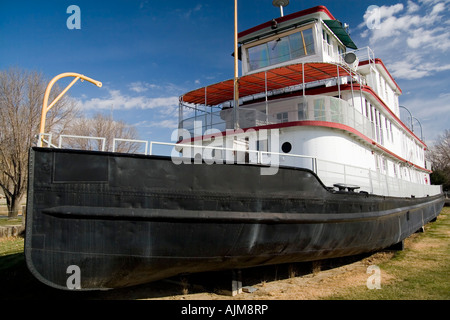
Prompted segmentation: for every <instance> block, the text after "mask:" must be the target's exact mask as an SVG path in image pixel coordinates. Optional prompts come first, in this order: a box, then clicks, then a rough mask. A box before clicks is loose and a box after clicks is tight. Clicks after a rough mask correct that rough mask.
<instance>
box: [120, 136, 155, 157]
mask: <svg viewBox="0 0 450 320" xmlns="http://www.w3.org/2000/svg"><path fill="white" fill-rule="evenodd" d="M116 142H130V143H133V144H134V143H142V144H144V146H145V147H144V155H146V154H147V150H148V141H147V140H134V139H122V138H114V139H113V143H112V152H116Z"/></svg>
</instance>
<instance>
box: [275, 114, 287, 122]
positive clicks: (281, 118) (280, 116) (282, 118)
mask: <svg viewBox="0 0 450 320" xmlns="http://www.w3.org/2000/svg"><path fill="white" fill-rule="evenodd" d="M277 120H278V123H283V122H288V113H287V112H280V113H277Z"/></svg>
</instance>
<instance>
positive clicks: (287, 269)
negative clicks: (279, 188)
mask: <svg viewBox="0 0 450 320" xmlns="http://www.w3.org/2000/svg"><path fill="white" fill-rule="evenodd" d="M440 218H444V217H440ZM438 219H439V218H438ZM444 231H445V234H443V235H442V236H443V237H444V238H447V236H448V237H450V230H444ZM419 235H420V234H413V235H411V236H410V237H409V238H407V239H406V240H405V248H407V249H413V250H410V251H417V255H418V256H419V257H418V258H420V256H422V255H423V253H424V252H426V251H427V250H428V249H430V248H431V247H430V246H440V245H441V244H440V240H439V239H432V240H429V241H424V239H422V241H416V239H418V238H417V237H418V236H419ZM419 239H420V238H419ZM429 247H430V248H429ZM395 255H396V252H395V251H388V250H386V251H381V252H377V253H373V254H365V255H360V256H353V257H345V258H338V259H329V260H323V261H320V262H312V263H311V262H309V263H298V264H291V265H278V266H271V267H259V268H252V269H243V270H242V271H241V272H242V274H241V276H242V277H241V279H242V286H243V287H244V289H251V291H252V292H242V293H240V294H238V295H235V296H231V295H229V294H228V295H227V294H223V293H220V292H219V290H220V289H229V288H230V284H231V273H230V272H222V273H217V272H216V273H206V274H198V275H190V276H185V277H176V278H172V279H170V280H163V281H158V282H155V283H149V284H145V285H140V286H135V287H129V288H122V289H116V290H111V291H103V292H73V291H72V292H70V291H61V290H57V289H52V288H50V287H47V286H45V285H43V284H42V283H40V282H38V281H37V280H36V279H34V278H33V277H32V276H31V275H29V274H28V273H29V272H28V271H27V269H26V267H25V265H24V262H22V263H21V264H19V266H21V268H19V269H18V270H16V271H14V273H13V274H11V279H10V282H11V283H17V282H15V281H17V280H18V279H20V281H22V282H23V283H24V284H26V285H24V286H21V287H20V290H19V291H17V292H15V293H14V292H10V293H9V295H8V298H9V299H23V298H25V299H26V298H36V297H40V298H44V299H53V298H56V299H63V300H65V299H82V300H84V299H86V300H111V299H113V300H181V301H183V300H185V301H186V300H319V299H324V298H325V299H327V298H328V297H330V296H332V295H335V294H340V293H341V292H344V291H347V292H348V289H352V288H357V287H359V288H361V287H362V286H366V284H367V280H368V278H369V277H370V275H371V273H368V267H369V266H372V265H379V264H382V263H385V262H389V263H391V262H393V261H394V259H393V257H394V256H395ZM412 258H414V257H412ZM404 263H408V264H410V263H413V264H415V263H418V262H417V261H415V260H414V259H413V260H411V259H410V261H405V262H404ZM420 263H422V264H423V263H424V261H420ZM427 263H433V261H429V262H427ZM22 264H23V266H22ZM16 278H17V279H16ZM218 280H222V288H218V287H217V285H218V282H220V281H218ZM396 280H398V279H396V278H395V276H394V275H391V274H389V273H387V272H386V271H385V270H383V273H382V277H381V285H382V286H384V285H386V284H389V283H390V282H393V281H396ZM211 284H212V285H213V286H214V287H211ZM223 284H225V286H226V287H223ZM16 288H17V287H16ZM13 291H14V290H13ZM0 296H1V295H0Z"/></svg>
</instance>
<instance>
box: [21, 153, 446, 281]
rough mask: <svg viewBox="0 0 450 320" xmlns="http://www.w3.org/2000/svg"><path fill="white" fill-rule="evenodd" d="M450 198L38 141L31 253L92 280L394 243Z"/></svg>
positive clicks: (35, 266)
mask: <svg viewBox="0 0 450 320" xmlns="http://www.w3.org/2000/svg"><path fill="white" fill-rule="evenodd" d="M337 182H338V181H337ZM443 204H444V197H443V195H439V196H430V197H426V198H390V197H380V196H373V195H367V194H362V193H349V192H331V191H329V190H327V189H326V188H325V187H324V186H323V184H322V183H321V182H320V180H319V179H318V177H317V176H316V175H315V174H314V173H313V172H311V171H309V170H304V169H294V168H279V170H278V173H277V174H276V175H261V167H260V166H254V165H245V164H232V165H218V164H214V165H207V164H181V165H176V164H174V163H173V162H172V161H171V159H170V158H166V157H155V156H136V155H124V154H114V153H98V152H85V151H73V150H59V149H45V148H33V149H32V150H31V151H30V177H29V192H28V207H27V208H28V209H27V211H28V212H27V228H26V244H25V254H26V260H27V264H28V267H29V269H30V270H31V272H32V273H33V274H34V275H35V276H36V277H37V278H38V279H40V280H41V281H42V282H44V283H46V284H48V285H50V286H53V287H57V288H61V289H66V288H67V283H68V279H69V277H71V276H72V271H73V270H74V269H71V268H70V266H77V267H78V268H79V269H78V270H79V274H78V275H79V276H80V281H81V282H80V285H81V289H107V288H118V287H123V286H130V285H135V284H141V283H146V282H150V281H155V280H158V279H162V278H168V277H171V276H174V275H177V274H180V273H194V272H202V271H213V270H224V269H237V268H247V267H252V266H259V265H267V264H278V263H288V262H302V261H312V260H319V259H325V258H333V257H340V256H347V255H354V254H359V253H362V252H370V251H374V250H379V249H383V248H386V247H389V246H391V245H392V244H395V243H398V242H400V241H402V240H403V239H405V238H406V237H408V236H409V235H410V234H412V233H413V232H415V231H417V230H418V229H419V228H420V227H422V226H423V225H425V224H426V223H427V222H429V221H431V220H432V219H434V218H436V216H437V215H438V214H439V212H440V210H441V208H442V206H443ZM73 274H75V273H73Z"/></svg>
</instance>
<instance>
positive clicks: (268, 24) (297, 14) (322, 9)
mask: <svg viewBox="0 0 450 320" xmlns="http://www.w3.org/2000/svg"><path fill="white" fill-rule="evenodd" d="M317 12H325V13H326V14H327V15H328V16H329V17H330V19H332V20H336V18H335V17H333V15H332V14H331V12H330V11H328V9H327V8H326V7H325V6H317V7H313V8H310V9H306V10H302V11H298V12H294V13H291V14H289V15H287V16H284V17H279V18H277V19H275V20H276V21H277V22H278V23H281V22H285V21H289V20H292V19H295V18H299V17H302V16H306V15H308V14H312V13H317ZM271 26H272V21H268V22H265V23H263V24H260V25H258V26H256V27H253V28H250V29H247V30H245V31H242V32H239V34H238V37H239V38H240V37H244V36H246V35H249V34H251V33H253V32H256V31H259V30H262V29H265V28H269V27H271Z"/></svg>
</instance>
